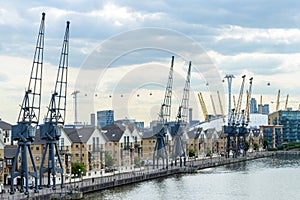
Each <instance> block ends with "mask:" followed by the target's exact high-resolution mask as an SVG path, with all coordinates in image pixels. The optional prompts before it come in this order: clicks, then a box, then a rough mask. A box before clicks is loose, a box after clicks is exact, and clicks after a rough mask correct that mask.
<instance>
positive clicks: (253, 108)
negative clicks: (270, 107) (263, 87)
mask: <svg viewBox="0 0 300 200" xmlns="http://www.w3.org/2000/svg"><path fill="white" fill-rule="evenodd" d="M250 113H257V101H256V99H255V98H251V100H250Z"/></svg>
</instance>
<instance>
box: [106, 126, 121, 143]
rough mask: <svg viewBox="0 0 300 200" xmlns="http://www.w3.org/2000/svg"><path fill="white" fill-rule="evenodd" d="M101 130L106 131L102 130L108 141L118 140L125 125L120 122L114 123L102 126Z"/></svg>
mask: <svg viewBox="0 0 300 200" xmlns="http://www.w3.org/2000/svg"><path fill="white" fill-rule="evenodd" d="M102 130H104V131H106V132H104V135H105V136H106V137H107V139H108V141H112V142H117V141H120V139H121V137H122V136H123V134H124V132H125V130H126V127H125V126H123V125H122V124H119V123H114V124H110V125H107V126H104V127H102Z"/></svg>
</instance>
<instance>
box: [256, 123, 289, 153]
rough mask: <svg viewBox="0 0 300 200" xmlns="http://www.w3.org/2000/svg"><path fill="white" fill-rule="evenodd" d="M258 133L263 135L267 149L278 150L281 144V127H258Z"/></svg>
mask: <svg viewBox="0 0 300 200" xmlns="http://www.w3.org/2000/svg"><path fill="white" fill-rule="evenodd" d="M260 131H261V133H262V135H263V140H264V141H267V145H268V148H278V147H281V146H282V142H283V126H282V125H269V126H260Z"/></svg>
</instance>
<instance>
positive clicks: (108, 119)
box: [97, 110, 114, 128]
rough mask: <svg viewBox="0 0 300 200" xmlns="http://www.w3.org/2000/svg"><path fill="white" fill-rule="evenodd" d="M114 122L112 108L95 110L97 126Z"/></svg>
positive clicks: (100, 126)
mask: <svg viewBox="0 0 300 200" xmlns="http://www.w3.org/2000/svg"><path fill="white" fill-rule="evenodd" d="M113 123H114V111H113V110H101V111H98V112H97V125H98V127H99V128H102V127H104V126H107V125H110V124H113Z"/></svg>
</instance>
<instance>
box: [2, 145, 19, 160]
mask: <svg viewBox="0 0 300 200" xmlns="http://www.w3.org/2000/svg"><path fill="white" fill-rule="evenodd" d="M17 150H18V146H16V145H5V147H4V158H14V157H15V156H16V153H17Z"/></svg>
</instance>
